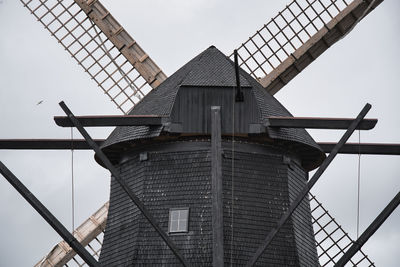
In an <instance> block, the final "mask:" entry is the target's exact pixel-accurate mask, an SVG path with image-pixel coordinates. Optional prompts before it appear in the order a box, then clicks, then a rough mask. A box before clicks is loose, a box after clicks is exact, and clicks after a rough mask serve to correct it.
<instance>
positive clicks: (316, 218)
mask: <svg viewBox="0 0 400 267" xmlns="http://www.w3.org/2000/svg"><path fill="white" fill-rule="evenodd" d="M309 198H310V205H311V215H312V224H313V228H314V236H315V241H316V244H317V251H318V259H319V263H320V265H321V266H322V267H324V266H334V265H335V263H336V262H337V261H338V260H339V259H340V258H341V257H342V256H343V255H344V253H345V252H346V250H347V249H349V248H350V246H351V245H352V244H353V242H354V240H352V239H351V237H350V236H349V234H348V233H346V232H345V231H344V230H343V228H342V226H341V225H339V224H338V223H337V222H336V220H335V219H334V218H333V217H332V216H331V215H330V214H329V213H328V211H327V210H326V209H325V208H324V207H323V206H322V204H321V202H319V201H318V200H317V199H316V197H315V196H314V195H313V194H311V193H310V194H309ZM348 264H349V265H350V264H351V266H375V264H374V263H373V262H372V261H371V260H370V259H369V258H368V256H367V255H366V254H365V253H364V252H363V251H362V250H359V251H358V252H357V253H356V254H355V255H354V256H353V257H352V258H351V260H350V261H349V263H348Z"/></svg>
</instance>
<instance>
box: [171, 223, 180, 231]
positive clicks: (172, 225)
mask: <svg viewBox="0 0 400 267" xmlns="http://www.w3.org/2000/svg"><path fill="white" fill-rule="evenodd" d="M178 230H179V229H178V221H171V222H170V225H169V231H170V232H176V231H178Z"/></svg>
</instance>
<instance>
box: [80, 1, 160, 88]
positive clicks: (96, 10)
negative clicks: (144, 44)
mask: <svg viewBox="0 0 400 267" xmlns="http://www.w3.org/2000/svg"><path fill="white" fill-rule="evenodd" d="M74 1H75V2H76V3H77V4H78V5H79V6H80V7H81V8H82V10H83V11H84V12H85V13H86V14H87V15H88V17H89V18H90V19H91V20H92V21H93V22H94V23H95V24H96V26H97V27H99V28H100V29H101V31H102V32H103V33H104V34H105V35H106V36H107V38H108V39H109V40H110V41H111V42H112V43H113V44H114V45H115V46H116V47H117V48H118V50H120V51H121V53H122V54H123V55H124V56H125V57H126V59H127V60H128V61H129V62H130V63H131V64H132V65H133V66H134V67H135V69H136V70H137V71H138V72H139V73H140V75H141V76H142V77H143V78H144V79H145V80H146V82H148V83H149V84H150V86H151V87H152V88H155V87H157V86H158V85H159V84H161V83H162V82H163V81H164V80H165V79H166V78H167V76H166V75H165V74H164V73H163V72H162V71H161V69H160V68H159V67H158V66H157V64H156V63H155V62H154V61H153V60H152V59H151V58H150V57H149V56H148V55H147V54H146V52H145V51H144V50H143V49H142V48H141V47H140V46H139V45H138V44H137V42H136V41H135V40H134V39H133V38H132V37H131V36H130V35H129V33H128V32H127V31H126V30H125V29H124V28H123V27H122V26H121V25H120V24H119V22H118V21H117V20H116V19H115V18H114V17H113V16H112V15H111V14H110V12H109V11H108V10H107V9H106V8H105V7H104V6H103V4H101V3H100V1H98V0H95V1H87V0H74Z"/></svg>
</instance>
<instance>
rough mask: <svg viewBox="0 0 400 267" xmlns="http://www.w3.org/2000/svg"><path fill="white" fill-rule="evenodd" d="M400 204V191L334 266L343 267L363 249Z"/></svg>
mask: <svg viewBox="0 0 400 267" xmlns="http://www.w3.org/2000/svg"><path fill="white" fill-rule="evenodd" d="M399 204H400V192H398V193H397V195H396V196H395V197H394V198H393V199H392V201H390V203H389V204H388V205H387V206H386V207H385V208H384V209H383V211H382V212H381V213H380V214H379V215H378V217H376V219H375V220H374V221H373V222H372V223H371V224H370V226H368V228H367V229H366V230H365V231H364V232H363V233H362V234H361V236H360V237H359V238H358V239H357V240H356V241H355V242H353V244H352V245H351V247H350V248H349V249H348V250H347V251H346V253H345V254H344V255H343V256H342V257H341V258H340V259H339V261H338V262H337V263H336V264H335V266H334V267H343V266H345V265H346V263H347V262H348V261H349V260H350V259H351V258H352V257H353V256H354V255H355V254H356V253H357V252H358V251H359V250H360V249H361V247H362V246H363V245H364V244H365V243H366V242H367V241H368V239H369V238H370V237H371V236H372V235H373V234H374V233H375V232H376V231H377V230H378V229H379V227H381V225H382V224H383V223H384V222H385V221H386V219H387V218H388V217H389V216H390V214H392V212H393V211H394V210H395V209H396V208H397V207H398V206H399Z"/></svg>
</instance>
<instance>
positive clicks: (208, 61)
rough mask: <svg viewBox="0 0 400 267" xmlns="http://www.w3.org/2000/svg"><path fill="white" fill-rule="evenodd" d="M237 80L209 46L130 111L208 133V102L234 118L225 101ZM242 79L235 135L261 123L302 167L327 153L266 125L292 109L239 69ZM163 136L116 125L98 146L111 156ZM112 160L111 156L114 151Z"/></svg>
mask: <svg viewBox="0 0 400 267" xmlns="http://www.w3.org/2000/svg"><path fill="white" fill-rule="evenodd" d="M235 79H236V78H235V71H234V63H233V62H232V61H231V60H230V59H229V58H228V57H227V56H225V55H224V54H223V53H222V52H220V51H219V50H218V49H217V48H215V47H214V46H211V47H209V48H208V49H206V50H205V51H204V52H202V53H201V54H199V55H198V56H196V57H195V58H193V59H192V60H191V61H190V62H188V63H187V64H186V65H184V66H183V67H182V68H180V69H179V70H178V71H176V72H175V73H174V74H173V75H171V76H170V77H169V78H168V79H166V80H165V81H164V82H163V83H162V84H161V85H159V86H158V87H157V88H155V89H154V90H152V91H151V92H150V93H149V94H148V95H146V96H145V97H144V98H143V99H142V101H140V102H139V103H138V104H137V105H136V106H135V107H134V108H133V109H132V110H131V112H130V113H129V114H130V115H162V116H166V117H167V118H169V120H170V122H171V123H180V124H182V125H181V127H182V133H185V134H197V135H207V134H209V126H207V123H208V124H209V121H208V118H207V116H208V115H207V114H209V106H210V105H220V106H222V107H224V106H225V113H224V111H223V110H222V116H224V114H225V120H224V121H229V119H230V118H231V117H232V116H231V114H230V113H232V109H229V105H231V103H232V100H230V99H232V94H234V91H235V90H232V89H234V88H235V86H236V80H235ZM240 82H241V86H242V87H243V92H244V94H245V101H244V103H238V104H237V106H238V107H235V106H234V107H233V108H234V109H235V114H237V115H234V116H236V118H235V120H239V122H238V123H236V124H237V125H239V126H235V127H236V128H235V130H234V131H235V134H236V133H238V134H241V135H242V136H243V135H244V134H245V135H246V134H247V135H249V134H250V135H251V136H254V132H251V130H249V129H250V128H251V127H249V125H250V124H251V125H260V126H262V127H261V128H263V129H264V130H263V132H262V133H260V134H261V135H262V134H263V135H266V136H268V138H269V139H272V140H275V141H276V142H278V143H281V144H289V145H290V147H291V148H292V149H294V150H295V151H296V152H297V153H299V154H300V157H301V158H302V162H303V163H302V164H303V167H305V169H309V170H310V169H313V168H315V167H317V166H318V165H319V164H320V162H321V161H322V160H323V158H324V157H325V154H324V153H323V152H322V150H321V148H320V147H319V146H318V145H317V144H316V143H315V141H314V140H313V139H312V138H311V136H310V135H309V134H308V133H307V132H306V131H305V130H304V129H293V128H271V127H268V126H267V117H269V116H285V117H287V116H292V115H291V114H290V112H289V111H288V110H287V109H286V108H285V107H284V106H283V105H282V104H281V103H279V101H278V100H276V99H275V98H274V97H273V96H271V95H270V94H269V93H268V92H267V91H266V90H265V89H264V88H263V87H262V86H261V85H260V84H259V83H258V82H257V81H256V80H255V79H253V78H252V77H251V76H250V75H249V74H248V73H246V72H245V71H243V70H240ZM225 98H226V99H228V101H226V99H225ZM219 101H220V102H221V103H220V102H219ZM224 101H225V102H224ZM236 109H237V110H236ZM249 114H250V115H249ZM228 118H229V119H228ZM198 121H200V122H198ZM194 122H198V123H197V124H196V123H194ZM223 123H224V122H223ZM233 125H235V124H233ZM237 127H239V128H237ZM222 128H223V134H226V135H229V134H232V127H231V126H229V125H225V126H224V125H223V126H222ZM229 129H230V130H229ZM165 134H168V132H167V131H166V130H165V128H164V126H151V127H150V126H133V127H117V128H116V129H115V130H114V131H113V132H112V133H111V135H110V136H109V137H108V139H107V140H106V141H105V142H104V144H103V145H102V149H103V150H104V151H105V152H106V153H109V154H110V153H113V154H114V153H115V151H116V150H115V148H116V147H118V148H120V147H121V144H122V145H123V144H124V143H126V142H129V143H132V142H135V141H139V140H143V139H149V138H156V137H158V136H160V135H165ZM175 134H176V133H175ZM117 145H118V146H117ZM117 150H118V149H117ZM111 151H112V152H111ZM111 158H115V155H113V156H111Z"/></svg>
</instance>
